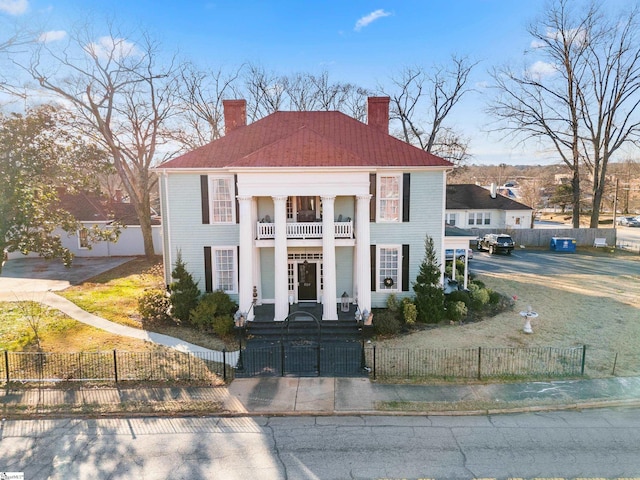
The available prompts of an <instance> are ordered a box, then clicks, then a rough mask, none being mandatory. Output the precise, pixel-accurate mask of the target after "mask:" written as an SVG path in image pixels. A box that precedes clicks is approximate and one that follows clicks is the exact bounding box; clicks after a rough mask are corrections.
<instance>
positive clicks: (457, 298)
mask: <svg viewBox="0 0 640 480" xmlns="http://www.w3.org/2000/svg"><path fill="white" fill-rule="evenodd" d="M445 299H446V302H447V303H452V302H462V303H464V304H465V305H466V306H467V307H468V306H469V305H471V297H470V296H469V293H468V292H465V291H464V290H454V291H453V292H451V293H448V294H447V295H446V297H445Z"/></svg>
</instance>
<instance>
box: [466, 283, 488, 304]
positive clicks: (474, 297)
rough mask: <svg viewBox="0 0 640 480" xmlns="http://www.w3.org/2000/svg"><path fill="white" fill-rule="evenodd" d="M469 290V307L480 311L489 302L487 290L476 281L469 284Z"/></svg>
mask: <svg viewBox="0 0 640 480" xmlns="http://www.w3.org/2000/svg"><path fill="white" fill-rule="evenodd" d="M469 292H470V294H471V307H472V309H473V310H477V311H480V310H482V309H483V308H484V306H485V305H487V304H488V303H489V291H488V290H487V289H486V288H483V287H480V286H479V285H478V284H477V283H472V284H470V285H469Z"/></svg>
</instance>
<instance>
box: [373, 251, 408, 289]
mask: <svg viewBox="0 0 640 480" xmlns="http://www.w3.org/2000/svg"><path fill="white" fill-rule="evenodd" d="M401 248H402V247H401V246H400V245H384V246H379V247H378V281H377V284H378V285H377V287H378V291H380V290H390V291H397V290H399V289H400V284H399V281H400V279H401V278H402V273H401V271H400V269H401V265H402V262H401V258H402V251H401Z"/></svg>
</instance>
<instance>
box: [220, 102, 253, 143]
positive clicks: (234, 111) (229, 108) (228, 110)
mask: <svg viewBox="0 0 640 480" xmlns="http://www.w3.org/2000/svg"><path fill="white" fill-rule="evenodd" d="M222 108H223V110H224V133H225V135H226V134H227V133H229V132H231V131H232V130H235V129H236V128H238V127H244V126H245V125H246V124H247V101H246V100H223V101H222Z"/></svg>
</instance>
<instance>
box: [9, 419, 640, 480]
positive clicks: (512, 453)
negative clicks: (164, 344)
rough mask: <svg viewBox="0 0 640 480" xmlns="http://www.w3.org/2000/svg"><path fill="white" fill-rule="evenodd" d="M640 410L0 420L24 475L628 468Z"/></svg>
mask: <svg viewBox="0 0 640 480" xmlns="http://www.w3.org/2000/svg"><path fill="white" fill-rule="evenodd" d="M639 413H640V412H639V411H638V410H636V409H625V408H620V409H602V410H588V411H582V412H578V411H571V412H546V413H544V414H535V413H522V414H512V415H490V416H474V417H465V416H412V417H391V416H345V417H335V416H333V417H323V416H305V417H243V418H220V417H192V418H182V417H173V418H126V417H125V418H113V419H49V420H44V419H40V420H11V421H9V420H7V421H3V422H2V423H1V427H0V435H1V436H0V447H1V448H0V471H1V470H2V469H3V468H4V469H6V470H8V471H12V472H24V474H25V475H24V478H25V479H41V478H48V479H71V478H73V479H76V480H83V479H92V480H93V479H107V478H109V479H116V478H122V479H124V478H127V479H129V478H131V479H133V478H135V479H154V480H156V479H165V478H167V479H169V478H171V479H189V480H198V479H224V480H235V479H238V480H244V479H254V478H259V479H261V480H271V479H274V480H275V479H278V480H279V479H287V480H298V479H300V480H302V479H305V480H317V479H322V480H332V479H336V480H338V479H339V480H343V479H346V478H351V479H375V478H387V479H417V478H434V479H447V480H448V479H470V478H538V479H545V478H556V479H558V478H583V479H589V478H600V479H604V478H628V479H630V478H633V477H636V478H637V477H639V476H640V455H638V445H640V414H639Z"/></svg>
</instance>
